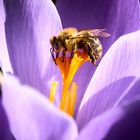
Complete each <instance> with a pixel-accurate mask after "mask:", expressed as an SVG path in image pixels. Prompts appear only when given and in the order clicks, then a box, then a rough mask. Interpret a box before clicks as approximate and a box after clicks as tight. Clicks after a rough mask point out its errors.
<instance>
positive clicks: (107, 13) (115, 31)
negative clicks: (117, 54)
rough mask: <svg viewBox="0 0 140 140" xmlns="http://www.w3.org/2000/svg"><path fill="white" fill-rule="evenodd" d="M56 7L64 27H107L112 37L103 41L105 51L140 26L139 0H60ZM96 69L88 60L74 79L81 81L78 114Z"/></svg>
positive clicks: (79, 82)
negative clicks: (120, 37)
mask: <svg viewBox="0 0 140 140" xmlns="http://www.w3.org/2000/svg"><path fill="white" fill-rule="evenodd" d="M56 7H57V9H58V11H59V13H60V17H61V20H62V24H63V26H64V27H77V28H80V29H85V28H91V29H92V28H105V29H106V30H107V32H109V33H110V34H111V36H110V37H108V38H104V39H102V40H101V42H102V44H103V46H104V47H103V48H104V49H103V53H105V52H106V50H107V49H108V48H109V47H110V45H111V44H112V43H113V42H114V41H115V40H116V39H117V38H118V37H119V36H121V35H123V34H126V33H128V32H132V31H135V30H137V29H138V28H139V27H140V22H139V21H140V6H139V1H138V0H123V1H122V0H117V1H114V0H82V1H78V0H77V1H76V0H67V1H64V0H58V1H57V3H56ZM81 15H82V16H81ZM114 27H115V28H114ZM94 71H95V67H94V66H93V65H92V64H89V63H86V64H85V65H84V66H82V67H81V68H80V70H79V71H78V73H77V74H76V76H75V78H74V81H75V82H76V83H77V84H78V94H77V103H76V111H75V116H76V114H77V111H78V108H79V105H80V103H81V100H82V98H83V96H84V93H85V91H86V88H87V86H88V84H89V82H90V80H91V77H92V76H93V73H94Z"/></svg>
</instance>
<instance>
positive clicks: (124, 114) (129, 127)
mask: <svg viewBox="0 0 140 140" xmlns="http://www.w3.org/2000/svg"><path fill="white" fill-rule="evenodd" d="M139 118H140V98H138V99H137V100H135V102H133V103H131V104H129V105H128V104H125V105H122V106H121V107H119V108H114V109H112V110H110V111H108V112H106V113H104V114H102V115H101V116H99V117H97V118H96V119H93V120H91V121H90V123H89V124H88V125H87V126H86V127H85V129H83V130H82V132H81V134H80V135H79V138H78V139H79V140H85V139H88V140H93V139H94V140H101V139H104V140H139V139H140V133H139V130H140V125H139V124H140V119H139Z"/></svg>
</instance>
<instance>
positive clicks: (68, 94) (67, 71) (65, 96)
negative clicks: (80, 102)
mask: <svg viewBox="0 0 140 140" xmlns="http://www.w3.org/2000/svg"><path fill="white" fill-rule="evenodd" d="M86 61H89V56H88V55H87V53H83V52H80V51H76V52H75V53H74V56H73V58H70V57H58V58H57V59H56V64H57V66H58V67H59V69H60V71H61V74H62V81H63V85H62V96H61V101H60V109H61V110H62V111H64V112H66V113H68V114H69V115H70V116H73V115H74V109H75V103H76V97H77V89H78V86H77V84H76V83H75V82H73V77H74V75H75V74H76V72H77V70H78V69H79V68H80V66H81V65H82V64H84V63H85V62H86ZM57 84H58V83H57V82H54V83H53V84H52V88H51V90H50V100H51V101H52V102H54V100H55V90H56V86H57Z"/></svg>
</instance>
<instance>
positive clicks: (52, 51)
mask: <svg viewBox="0 0 140 140" xmlns="http://www.w3.org/2000/svg"><path fill="white" fill-rule="evenodd" d="M50 52H51V55H52V58H53V61H54V63H55V64H56V61H55V57H54V49H53V48H51V49H50ZM56 65H57V64H56Z"/></svg>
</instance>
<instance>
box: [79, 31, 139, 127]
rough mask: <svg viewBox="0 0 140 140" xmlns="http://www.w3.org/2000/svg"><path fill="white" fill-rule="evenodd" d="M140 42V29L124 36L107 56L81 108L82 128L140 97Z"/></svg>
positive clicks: (93, 79)
mask: <svg viewBox="0 0 140 140" xmlns="http://www.w3.org/2000/svg"><path fill="white" fill-rule="evenodd" d="M139 40H140V30H139V31H137V32H134V33H131V34H128V35H126V36H123V37H121V38H120V39H118V40H117V41H116V42H115V43H114V44H113V45H112V47H111V48H110V49H109V51H108V52H107V53H106V55H105V56H104V57H103V59H102V61H101V63H100V64H99V66H98V68H97V70H96V72H95V74H94V76H93V78H92V80H91V82H90V85H89V87H88V88H87V91H86V93H85V96H84V98H83V100H82V103H81V106H80V111H79V113H78V117H77V122H78V125H79V128H80V129H81V128H82V127H83V126H84V125H85V124H87V122H88V121H89V120H90V119H91V118H93V117H95V116H97V115H99V114H100V113H102V112H104V111H105V110H107V109H108V108H111V107H112V106H116V105H118V104H119V103H120V102H121V101H122V100H123V99H126V100H131V99H133V98H134V97H135V96H137V94H139V93H138V91H139V87H138V86H136V84H137V78H139V77H140V73H139V71H140V67H139V65H140V55H139V52H140V45H139ZM133 86H134V87H137V89H136V91H137V94H136V91H135V93H133V92H130V91H131V88H132V87H133ZM133 89H134V88H133ZM133 91H134V90H133ZM130 93H131V97H129V99H128V97H127V95H128V94H129V95H130Z"/></svg>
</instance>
